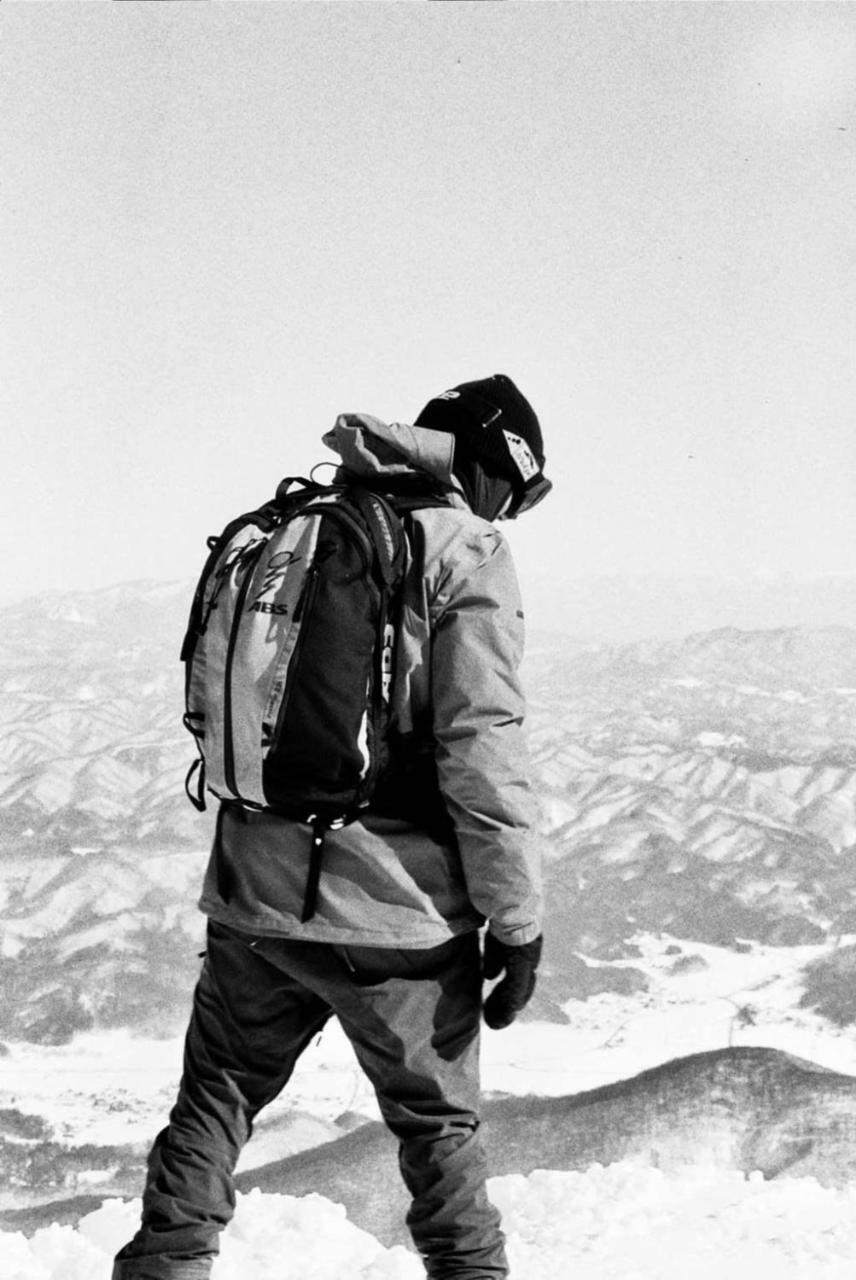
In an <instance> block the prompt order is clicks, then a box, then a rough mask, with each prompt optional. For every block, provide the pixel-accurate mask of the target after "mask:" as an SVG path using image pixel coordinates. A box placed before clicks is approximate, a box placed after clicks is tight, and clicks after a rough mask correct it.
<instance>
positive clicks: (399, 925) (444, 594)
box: [200, 414, 541, 948]
mask: <svg viewBox="0 0 856 1280" xmlns="http://www.w3.org/2000/svg"><path fill="white" fill-rule="evenodd" d="M324 442H325V443H326V444H328V445H329V446H330V447H332V448H333V449H335V450H336V451H337V452H338V453H339V455H340V457H341V460H342V464H341V468H340V471H339V478H340V479H341V478H346V477H348V476H350V477H351V478H353V477H355V476H357V477H363V478H371V479H372V481H373V482H377V480H378V479H380V480H383V479H384V478H386V477H388V478H392V477H401V476H418V475H419V474H420V473H426V472H427V473H428V475H430V476H431V477H433V478H434V479H435V480H438V481H440V482H442V483H443V484H444V485H446V486H449V494H450V496H449V503H450V505H448V506H442V507H428V508H425V509H417V510H415V511H414V512H412V513H411V514H410V515H409V516H408V518H407V519H408V534H409V537H408V542H409V552H408V560H407V566H406V571H405V580H404V597H403V610H402V620H401V628H400V633H399V636H398V641H397V652H396V663H395V675H394V681H393V687H392V698H391V703H392V731H393V740H394V741H396V742H398V743H399V744H400V749H401V752H402V754H404V755H409V757H410V759H411V761H417V762H418V761H419V760H420V759H421V760H423V762H424V760H425V758H426V752H427V758H428V759H429V760H430V769H429V770H427V771H426V770H423V771H422V772H421V773H419V774H417V775H416V776H418V777H419V778H420V789H421V790H422V791H423V792H425V791H426V790H427V791H432V790H436V792H437V793H438V796H439V798H440V800H441V802H442V810H443V817H444V819H445V821H444V822H441V823H437V824H435V823H432V822H431V821H423V820H422V818H421V817H420V816H418V815H415V814H414V813H413V812H410V813H404V814H403V815H402V816H395V815H394V812H393V811H392V810H390V808H389V806H380V810H381V811H378V810H377V809H370V810H369V811H368V812H367V813H366V815H365V816H364V817H363V818H361V819H360V820H359V821H356V822H352V823H350V824H349V825H348V826H345V827H343V828H341V829H338V830H333V831H330V832H328V834H327V836H326V838H325V845H324V855H323V864H322V870H321V881H320V887H319V895H318V903H317V908H316V913H315V915H314V916H313V917H312V918H311V919H310V920H309V921H307V922H305V923H301V921H300V914H301V908H302V904H303V894H304V890H305V885H306V877H307V872H308V867H309V851H310V843H311V833H310V829H309V827H308V826H306V825H304V824H302V823H298V822H294V821H291V820H289V819H285V818H283V817H281V816H278V815H276V814H272V813H265V812H256V811H250V810H246V809H242V808H240V807H239V806H237V805H232V804H224V805H223V806H221V810H220V813H219V815H218V823H217V833H216V836H215V840H214V847H213V850H212V854H211V858H210V860H209V865H208V869H207V872H206V876H205V881H204V885H203V891H202V897H201V900H200V907H201V909H202V910H203V911H204V912H205V913H206V914H207V915H209V916H210V917H211V918H212V919H214V920H217V921H219V922H221V923H223V924H226V925H230V926H231V927H233V928H236V929H240V930H243V931H245V932H250V933H255V934H274V935H282V936H286V937H289V938H293V939H304V940H306V941H313V942H332V943H340V944H350V945H363V946H388V947H417V948H419V947H430V946H435V945H437V944H439V943H441V942H444V941H446V940H447V939H448V938H449V937H451V936H453V935H455V934H458V933H462V932H466V931H469V930H473V929H477V928H479V927H480V926H481V925H482V924H483V923H484V922H485V921H488V922H489V924H490V929H491V932H492V933H494V934H495V935H496V936H497V937H498V938H499V939H500V940H501V941H504V942H508V943H511V944H516V943H524V942H529V941H531V940H532V939H534V938H535V937H536V936H537V935H538V934H539V933H540V931H541V888H540V838H539V836H538V835H537V833H536V831H535V827H534V824H535V818H536V813H535V806H534V801H533V796H532V792H531V789H530V783H529V777H528V761H527V752H526V745H525V741H524V737H523V727H522V726H523V715H524V702H523V696H522V692H521V688H520V683H519V680H518V675H517V669H518V665H519V662H520V659H521V657H522V650H523V614H522V610H521V607H520V595H519V590H518V585H517V578H516V574H515V571H514V566H513V563H512V560H511V555H510V552H509V548H508V545H507V543H506V542H505V540H504V538H503V536H502V534H501V533H500V532H499V530H498V529H497V528H495V526H494V525H492V524H490V523H488V522H487V521H486V520H483V519H481V518H480V517H479V516H477V515H476V514H474V513H473V511H471V510H470V508H469V506H468V505H467V503H466V501H465V499H464V498H463V496H462V495H461V494H460V492H459V485H458V483H457V481H456V480H455V478H454V476H453V474H452V469H451V468H452V451H453V447H454V439H453V437H451V436H450V435H448V434H447V433H445V432H439V431H432V430H430V429H427V428H424V427H414V426H409V425H406V424H401V423H393V424H386V423H383V422H381V421H380V420H379V419H377V418H372V417H369V416H368V415H362V414H345V415H342V416H341V417H339V418H338V420H337V422H336V425H335V427H334V429H333V430H332V431H331V432H330V433H329V434H328V435H326V436H325V437H324ZM423 798H425V799H426V800H430V796H424V797H423ZM430 808H431V806H430V804H426V810H430Z"/></svg>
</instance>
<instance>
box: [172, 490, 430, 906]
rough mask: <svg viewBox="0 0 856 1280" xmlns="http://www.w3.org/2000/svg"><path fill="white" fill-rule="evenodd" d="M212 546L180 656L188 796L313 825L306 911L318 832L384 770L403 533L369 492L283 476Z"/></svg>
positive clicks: (349, 808) (364, 802) (361, 797)
mask: <svg viewBox="0 0 856 1280" xmlns="http://www.w3.org/2000/svg"><path fill="white" fill-rule="evenodd" d="M294 485H299V486H300V488H298V489H296V490H295V491H292V486H294ZM405 505H406V506H410V507H412V506H414V505H433V504H432V500H431V499H430V498H428V499H427V500H425V501H424V502H423V501H420V502H418V503H414V502H407V503H405ZM209 549H210V553H209V556H208V559H207V561H206V564H205V567H204V569H203V571H202V574H201V577H200V580H199V584H198V586H197V589H196V592H195V595H194V599H193V605H192V608H191V613H190V621H189V624H188V628H187V634H186V636H185V640H184V645H183V647H182V653H181V657H182V661H183V662H184V663H185V678H186V680H185V689H186V713H185V717H184V723H185V725H186V727H187V728H188V729H189V730H190V732H191V733H192V734H193V736H194V738H195V739H196V743H197V746H198V749H199V756H200V758H199V759H198V760H196V761H195V762H194V765H193V766H192V768H191V770H190V773H189V774H188V778H187V791H188V795H189V796H190V798H191V800H192V801H193V803H194V804H195V805H196V806H197V808H200V809H202V808H204V807H205V799H204V793H205V790H206V789H207V790H208V791H210V792H211V793H212V794H213V795H214V796H216V797H218V798H219V799H220V800H224V801H231V802H234V803H235V804H239V805H241V806H243V807H245V808H250V809H264V810H271V811H274V812H276V813H280V814H282V815H283V816H285V817H290V818H294V819H296V820H298V821H301V822H307V823H309V824H310V825H311V827H312V830H313V851H314V854H315V856H314V858H313V862H312V868H311V870H310V885H308V886H307V898H306V902H305V904H304V919H308V918H309V916H311V914H312V913H313V910H314V899H315V893H316V890H317V880H318V874H319V869H320V858H321V852H322V848H323V840H324V832H325V831H326V830H328V829H329V828H331V827H336V826H341V825H344V824H345V823H347V822H350V821H352V820H353V819H354V818H356V817H357V816H359V814H360V813H361V812H362V811H363V810H365V809H366V808H367V806H368V805H369V803H370V801H371V798H372V794H373V792H374V788H375V786H376V783H377V781H378V778H379V777H380V775H381V773H382V771H383V769H384V767H385V764H386V755H387V729H388V722H389V699H390V689H391V683H392V676H393V661H394V653H395V637H396V629H397V609H398V602H399V596H400V587H401V583H402V580H403V575H404V570H405V564H406V559H407V550H406V537H405V532H404V526H403V523H402V520H401V518H400V517H399V515H398V514H397V512H396V510H395V509H394V507H393V505H392V501H391V500H388V499H387V498H385V497H384V496H382V495H381V494H379V493H376V492H373V491H371V490H370V489H368V488H363V487H359V486H357V485H329V486H323V485H317V484H314V483H312V482H310V481H308V480H303V479H301V478H299V477H288V478H287V479H285V480H283V481H282V483H281V484H280V485H279V488H278V489H277V492H276V496H275V498H274V499H273V500H272V501H271V502H269V503H267V504H265V505H264V506H262V507H260V508H259V509H258V510H256V511H252V512H249V513H248V514H246V515H243V516H239V517H238V519H236V520H233V521H232V522H231V523H230V524H228V525H227V526H226V528H225V529H224V531H223V532H222V534H220V536H219V537H217V538H211V539H209ZM194 774H196V778H195V785H194V786H193V789H191V784H192V783H194ZM313 880H314V883H312V881H313Z"/></svg>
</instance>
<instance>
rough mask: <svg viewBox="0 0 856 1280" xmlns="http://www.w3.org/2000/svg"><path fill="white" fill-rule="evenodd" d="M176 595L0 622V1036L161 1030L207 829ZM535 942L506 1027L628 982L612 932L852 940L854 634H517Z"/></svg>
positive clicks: (94, 601) (198, 926)
mask: <svg viewBox="0 0 856 1280" xmlns="http://www.w3.org/2000/svg"><path fill="white" fill-rule="evenodd" d="M187 606H188V586H187V584H185V583H175V584H158V583H147V582H142V583H131V584H126V585H123V586H121V587H116V588H111V589H109V590H105V591H99V592H93V593H83V594H79V595H78V594H70V593H69V594H65V595H61V596H58V597H52V598H47V599H45V600H36V601H28V602H24V603H22V604H18V605H15V606H13V607H10V608H7V609H5V610H2V611H0V621H2V629H0V685H2V688H3V699H2V704H0V745H2V754H0V760H2V768H1V769H0V852H2V863H0V868H2V870H0V894H2V899H3V903H4V907H3V920H2V926H0V929H2V936H1V937H0V944H2V945H0V981H2V985H3V991H4V994H5V997H6V998H5V1000H4V1002H3V1005H2V1008H0V1038H7V1039H12V1038H28V1039H32V1040H36V1041H62V1040H64V1039H67V1038H68V1037H69V1036H70V1035H71V1034H72V1033H73V1031H74V1030H75V1029H77V1028H84V1027H90V1026H118V1025H130V1026H135V1027H146V1028H147V1029H149V1030H154V1031H156V1032H157V1031H162V1032H164V1033H167V1032H170V1031H174V1030H176V1029H178V1028H179V1027H180V1025H181V1023H182V1022H183V1019H184V1017H185V1013H186V1007H187V998H188V993H189V990H190V986H191V984H192V981H193V979H194V976H195V973H196V970H197V966H198V960H197V952H198V950H199V949H200V942H201V937H202V921H201V917H199V915H198V913H197V911H196V908H195V901H196V897H197V893H198V884H199V878H200V875H201V870H202V866H203V864H204V860H205V856H206V849H207V846H208V844H209V842H210V836H211V818H210V815H206V816H204V817H202V818H200V817H199V816H198V815H197V814H196V813H195V812H194V810H193V809H192V807H191V806H190V805H189V803H188V802H187V800H186V798H185V796H184V793H183V779H184V773H185V771H186V768H187V766H188V764H189V763H190V761H191V760H192V758H193V746H192V743H191V740H190V737H189V735H188V734H187V733H186V732H185V731H184V729H183V728H182V726H181V720H180V717H181V709H182V683H181V681H182V673H181V669H180V664H179V662H178V652H179V648H180V644H181V638H182V632H183V627H184V622H185V618H186V612H187ZM526 680H527V688H528V692H529V699H530V716H529V722H528V723H529V734H530V741H531V748H532V753H533V759H534V764H535V772H536V778H537V782H538V786H539V790H540V792H541V796H542V799H543V805H544V830H545V834H546V835H547V838H548V849H549V852H550V862H549V866H548V870H547V878H548V894H547V902H548V908H547V930H546V933H547V950H546V957H545V965H544V974H543V978H542V980H541V982H540V983H539V988H538V994H537V996H536V1000H535V1002H534V1004H533V1006H532V1009H531V1011H530V1016H533V1017H542V1018H543V1017H547V1018H555V1019H559V1020H561V1019H563V1018H564V1014H563V1012H562V1009H561V1005H562V1004H563V1003H565V1002H566V1001H567V1000H568V999H570V998H571V997H577V998H581V999H584V998H586V997H587V996H589V995H591V994H594V993H595V992H597V991H600V990H610V989H615V990H625V991H627V990H631V991H632V990H635V989H642V988H644V986H645V984H646V980H645V976H644V973H643V972H642V970H641V968H638V967H637V966H635V965H634V963H633V961H634V958H635V949H634V943H633V937H634V935H635V934H636V933H637V932H639V931H655V932H656V931H658V930H662V931H667V932H669V933H671V934H673V935H675V936H677V937H681V938H686V939H689V940H692V939H695V940H698V941H708V942H716V943H719V944H723V945H728V946H741V945H745V943H746V942H750V941H765V942H770V943H778V944H785V945H790V944H796V943H802V942H810V941H820V940H823V939H825V938H833V937H836V936H838V935H839V934H841V933H848V932H851V931H856V876H854V873H853V856H854V853H856V627H854V628H852V629H851V628H846V627H841V626H829V627H818V628H814V629H807V628H804V627H800V628H795V627H778V628H768V629H760V630H742V629H739V628H736V627H733V626H728V627H719V628H716V629H714V630H711V631H707V632H703V633H699V634H691V635H688V636H684V637H682V638H672V639H668V640H650V639H649V640H644V641H637V642H635V643H632V644H616V643H610V642H604V641H601V640H587V639H584V638H581V637H576V638H574V637H570V636H567V635H563V634H561V633H555V634H549V633H542V634H538V633H533V634H532V635H531V636H530V643H529V652H528V657H527V660H526Z"/></svg>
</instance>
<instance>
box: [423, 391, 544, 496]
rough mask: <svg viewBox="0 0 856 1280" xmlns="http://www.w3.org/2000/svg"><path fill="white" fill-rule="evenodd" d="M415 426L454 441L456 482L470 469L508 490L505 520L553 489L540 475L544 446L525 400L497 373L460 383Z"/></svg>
mask: <svg viewBox="0 0 856 1280" xmlns="http://www.w3.org/2000/svg"><path fill="white" fill-rule="evenodd" d="M415 425H416V426H421V427H430V428H431V429H432V430H433V431H448V432H450V433H451V434H452V435H454V437H455V455H454V460H453V463H452V470H453V471H454V473H455V474H456V475H457V476H458V477H459V478H460V479H462V480H463V479H464V477H465V475H470V474H471V473H472V468H473V465H477V466H478V467H480V468H481V469H482V470H483V471H484V472H485V474H486V475H487V476H490V477H495V478H498V479H499V478H502V479H504V480H507V481H508V482H509V483H510V485H511V490H512V501H511V507H510V509H509V510H508V512H507V516H508V517H509V518H513V517H514V516H516V515H519V514H520V512H521V511H526V510H528V508H529V507H532V506H534V505H535V503H536V502H540V500H541V498H543V497H545V496H546V494H547V493H548V492H549V491H550V489H551V488H552V485H551V484H550V481H549V480H547V479H546V477H545V476H544V473H543V468H544V462H545V458H544V442H543V439H542V436H541V427H540V424H539V422H538V419H537V417H536V416H535V412H534V410H533V409H532V406H531V405H530V403H529V401H528V400H527V399H526V397H525V396H524V395H523V394H522V392H520V391H519V390H518V389H517V387H516V386H515V385H514V383H513V382H512V381H511V379H510V378H508V377H506V376H505V374H503V373H496V374H494V375H493V376H492V377H490V378H481V379H478V380H477V381H475V382H462V383H460V384H459V385H458V386H456V387H453V388H452V389H451V390H449V391H444V392H442V394H441V395H439V396H435V398H434V399H433V400H429V401H428V403H427V404H426V406H425V408H424V409H423V410H422V411H421V413H420V414H419V416H418V417H417V419H416V423H415Z"/></svg>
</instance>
